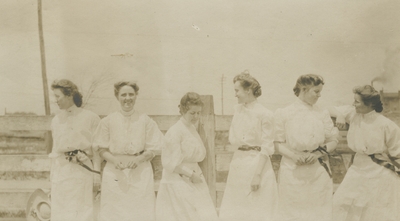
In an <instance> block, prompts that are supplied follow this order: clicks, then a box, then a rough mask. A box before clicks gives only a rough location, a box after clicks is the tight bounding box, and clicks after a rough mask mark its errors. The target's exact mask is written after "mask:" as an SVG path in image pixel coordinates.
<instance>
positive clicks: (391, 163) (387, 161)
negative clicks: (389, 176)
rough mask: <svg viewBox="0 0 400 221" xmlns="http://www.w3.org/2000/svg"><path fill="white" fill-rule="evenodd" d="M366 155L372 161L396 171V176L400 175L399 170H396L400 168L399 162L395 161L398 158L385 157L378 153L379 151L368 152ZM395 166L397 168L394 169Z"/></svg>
mask: <svg viewBox="0 0 400 221" xmlns="http://www.w3.org/2000/svg"><path fill="white" fill-rule="evenodd" d="M368 156H369V157H370V158H371V160H372V161H373V162H374V163H376V164H378V165H381V166H383V167H385V168H387V169H389V170H391V171H393V172H394V173H396V175H397V176H400V171H398V170H399V169H400V163H399V162H397V161H399V160H400V159H398V158H395V157H391V156H388V157H385V156H384V155H383V154H380V153H378V154H370V155H368ZM396 168H397V170H396Z"/></svg>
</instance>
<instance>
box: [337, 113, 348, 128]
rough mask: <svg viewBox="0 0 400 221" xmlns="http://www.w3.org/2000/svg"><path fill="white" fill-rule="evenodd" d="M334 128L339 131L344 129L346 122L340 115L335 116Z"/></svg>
mask: <svg viewBox="0 0 400 221" xmlns="http://www.w3.org/2000/svg"><path fill="white" fill-rule="evenodd" d="M336 127H337V128H339V129H341V130H344V129H346V120H345V118H344V116H343V115H342V114H340V115H337V116H336Z"/></svg>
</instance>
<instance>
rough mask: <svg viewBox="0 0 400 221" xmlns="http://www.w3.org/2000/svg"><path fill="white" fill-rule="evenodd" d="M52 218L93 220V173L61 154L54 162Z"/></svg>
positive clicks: (53, 219)
mask: <svg viewBox="0 0 400 221" xmlns="http://www.w3.org/2000/svg"><path fill="white" fill-rule="evenodd" d="M51 173H52V176H51V220H52V221H71V220H76V221H93V173H91V172H90V171H88V170H86V169H85V168H83V167H81V166H79V165H77V164H73V163H70V162H68V161H67V160H65V157H64V156H60V157H58V158H56V159H54V160H53V162H52V171H51Z"/></svg>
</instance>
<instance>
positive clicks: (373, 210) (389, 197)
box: [333, 153, 400, 221]
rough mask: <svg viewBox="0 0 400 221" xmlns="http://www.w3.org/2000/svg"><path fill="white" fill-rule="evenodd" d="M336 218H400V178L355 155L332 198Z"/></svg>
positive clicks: (338, 220)
mask: <svg viewBox="0 0 400 221" xmlns="http://www.w3.org/2000/svg"><path fill="white" fill-rule="evenodd" d="M333 206H334V207H333V208H334V211H333V213H334V221H398V220H400V178H399V177H398V176H397V175H396V174H395V173H394V172H392V171H390V170H389V169H387V168H384V167H383V166H380V165H378V164H376V163H374V162H373V161H372V160H371V158H370V157H369V156H367V155H364V154H358V153H357V154H356V156H355V158H354V162H353V165H352V166H351V167H350V168H349V170H348V171H347V173H346V176H345V178H344V180H343V182H342V183H341V184H340V186H339V188H338V189H337V191H336V192H335V194H334V197H333Z"/></svg>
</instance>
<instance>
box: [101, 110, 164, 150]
mask: <svg viewBox="0 0 400 221" xmlns="http://www.w3.org/2000/svg"><path fill="white" fill-rule="evenodd" d="M163 145H164V136H163V134H162V133H161V131H160V130H159V129H158V126H157V123H156V122H155V121H154V120H153V119H151V118H150V117H149V116H147V115H146V114H144V113H136V112H135V113H134V114H132V115H130V116H124V115H123V114H122V113H121V112H119V111H117V112H114V113H111V114H110V115H108V116H107V117H105V118H103V119H102V120H101V121H100V124H99V127H98V128H97V132H96V139H95V142H94V146H95V147H96V148H107V149H109V151H110V152H111V153H113V154H126V155H133V154H136V153H139V152H141V151H142V150H153V151H159V150H161V148H162V146H163Z"/></svg>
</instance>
